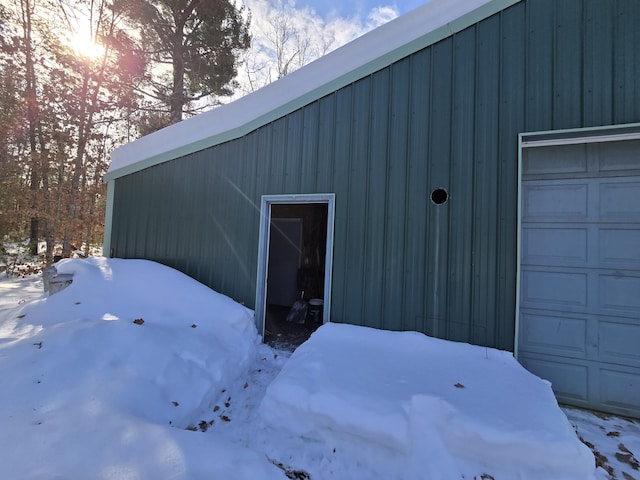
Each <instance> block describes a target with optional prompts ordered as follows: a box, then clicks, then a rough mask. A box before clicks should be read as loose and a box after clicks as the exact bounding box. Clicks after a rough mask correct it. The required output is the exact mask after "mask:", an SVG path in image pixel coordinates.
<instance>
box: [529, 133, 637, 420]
mask: <svg viewBox="0 0 640 480" xmlns="http://www.w3.org/2000/svg"><path fill="white" fill-rule="evenodd" d="M520 145H521V150H520V153H521V155H520V160H521V164H520V205H519V254H518V256H519V261H518V265H519V272H518V294H517V297H518V298H517V300H518V306H517V312H518V319H517V331H518V333H517V356H518V359H519V360H520V362H521V363H522V364H523V365H524V366H525V367H526V368H527V369H528V370H530V371H531V372H533V373H535V374H536V375H539V376H540V377H542V378H545V379H547V380H549V381H550V382H551V383H552V386H553V389H554V391H555V393H556V396H557V397H558V400H559V401H560V402H562V403H566V404H569V405H575V406H581V407H589V408H593V409H596V410H601V411H604V412H610V413H616V414H622V415H630V416H634V417H640V132H639V131H638V128H637V126H635V127H632V128H625V129H615V128H608V129H599V130H598V129H596V130H592V131H589V132H560V133H557V134H549V133H547V134H537V135H536V134H531V135H521V142H520Z"/></svg>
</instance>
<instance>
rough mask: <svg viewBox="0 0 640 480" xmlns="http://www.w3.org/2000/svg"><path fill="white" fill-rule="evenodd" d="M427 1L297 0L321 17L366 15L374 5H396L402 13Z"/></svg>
mask: <svg viewBox="0 0 640 480" xmlns="http://www.w3.org/2000/svg"><path fill="white" fill-rule="evenodd" d="M425 3H427V0H395V1H394V0H389V1H384V0H346V1H340V0H337V1H327V0H297V1H296V5H297V6H298V7H303V6H310V7H312V8H314V9H315V11H316V12H317V13H318V14H319V15H321V16H322V17H325V18H326V17H327V16H330V15H332V14H336V15H338V16H341V17H353V16H360V17H366V15H367V13H369V11H371V9H373V8H375V7H381V6H392V7H396V8H397V10H398V13H399V14H400V15H403V14H405V13H407V12H409V11H411V10H413V9H414V8H417V7H419V6H420V5H424V4H425Z"/></svg>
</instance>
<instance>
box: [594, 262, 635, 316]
mask: <svg viewBox="0 0 640 480" xmlns="http://www.w3.org/2000/svg"><path fill="white" fill-rule="evenodd" d="M599 281H600V285H599V287H600V288H599V292H600V296H599V300H600V301H599V305H600V311H601V312H603V313H607V314H618V315H630V316H633V315H639V316H640V277H636V276H631V275H629V274H627V273H623V272H618V274H614V275H608V274H602V275H600V278H599Z"/></svg>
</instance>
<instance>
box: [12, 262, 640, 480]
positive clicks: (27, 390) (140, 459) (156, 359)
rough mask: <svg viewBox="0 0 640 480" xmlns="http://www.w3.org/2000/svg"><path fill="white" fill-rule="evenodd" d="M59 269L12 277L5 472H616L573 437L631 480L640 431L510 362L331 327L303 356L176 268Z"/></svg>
mask: <svg viewBox="0 0 640 480" xmlns="http://www.w3.org/2000/svg"><path fill="white" fill-rule="evenodd" d="M56 268H57V269H58V272H60V273H65V274H70V275H73V282H72V283H71V284H70V285H69V286H68V287H67V288H65V289H64V290H62V291H60V292H58V293H55V294H51V295H44V294H43V292H42V279H41V278H40V277H36V276H33V277H31V278H29V279H25V280H20V279H12V278H7V277H6V275H2V276H0V392H2V394H1V395H0V412H2V415H0V478H11V479H19V480H27V479H29V480H34V479H35V480H53V479H78V478H91V479H96V480H123V479H136V480H146V479H148V480H165V479H166V480H169V479H171V480H187V479H188V480H205V479H211V478H234V479H238V480H243V479H247V480H249V479H251V480H254V479H261V480H270V479H274V480H282V479H283V478H285V475H286V476H287V477H288V478H301V479H314V480H317V479H323V480H421V479H424V478H434V479H436V478H437V479H445V478H446V479H449V478H451V479H453V478H468V479H471V478H478V479H480V478H483V479H493V478H495V479H510V478H519V479H520V480H556V479H558V478H562V479H563V480H605V479H607V478H608V475H607V473H606V472H605V470H604V469H602V468H597V469H596V466H595V461H594V457H593V455H592V453H591V451H590V450H589V448H587V447H586V446H585V445H584V444H583V443H581V442H580V441H579V439H578V436H577V435H576V430H577V431H578V433H579V434H580V435H581V436H584V438H585V441H589V442H591V444H593V445H595V446H594V449H595V448H597V449H598V450H599V452H601V453H602V456H606V457H607V458H609V459H610V460H609V461H608V465H609V466H610V467H611V469H612V470H611V471H612V473H615V474H616V476H617V478H622V475H623V474H624V473H627V474H628V475H631V476H625V478H634V477H633V475H635V472H634V468H635V467H633V465H632V463H633V461H634V457H633V453H631V452H638V451H640V424H636V423H632V422H627V421H625V420H622V419H616V418H615V417H612V420H611V421H610V422H607V423H605V420H604V419H601V418H598V417H595V416H594V415H588V416H585V417H582V416H581V415H578V416H576V415H573V414H572V416H573V417H574V418H573V420H571V421H569V419H568V418H567V416H565V413H564V412H563V410H562V409H560V408H559V406H558V404H557V402H556V400H555V398H554V396H553V393H552V391H551V386H550V384H549V382H546V381H544V380H542V379H540V378H538V377H536V376H534V375H532V374H530V373H528V372H527V371H526V370H525V369H524V368H523V367H522V366H521V365H519V364H518V363H517V361H516V360H515V359H514V358H513V355H512V354H511V353H510V352H505V351H499V350H495V349H490V348H484V347H478V346H473V345H469V344H465V343H456V342H449V341H446V340H440V339H435V338H430V337H427V336H425V335H423V334H420V333H417V332H390V331H384V330H377V329H371V328H365V327H359V326H355V325H345V324H335V323H327V324H325V325H323V326H321V327H320V328H319V329H318V330H317V331H316V332H315V333H314V334H313V335H312V337H311V338H310V339H309V340H308V341H307V342H306V343H304V344H303V345H302V346H300V347H299V348H298V349H297V350H296V351H295V352H293V354H292V353H291V352H290V351H283V350H276V349H273V348H271V347H269V346H268V345H264V344H262V343H261V342H260V339H259V336H258V334H257V330H256V328H255V324H254V319H253V312H252V311H250V310H248V309H247V308H245V307H243V306H242V305H240V304H238V303H236V302H234V301H233V300H232V299H230V298H229V297H226V296H224V295H221V294H219V293H216V292H214V291H213V290H210V289H208V288H207V287H205V286H204V285H202V284H200V283H198V282H196V281H195V280H193V279H191V278H189V277H187V276H186V275H184V274H182V273H180V272H178V271H176V270H173V269H170V268H169V267H166V266H163V265H160V264H157V263H154V262H150V261H146V260H125V259H107V258H102V257H93V258H90V259H86V260H80V259H68V260H62V261H61V262H59V263H57V264H56ZM585 415H587V414H585ZM593 419H595V420H596V423H595V424H593V423H592V420H593ZM424 452H429V453H430V454H429V455H425V454H424ZM617 459H623V460H624V459H627V460H628V461H626V462H623V461H621V462H618V463H616V460H617ZM611 478H613V477H611Z"/></svg>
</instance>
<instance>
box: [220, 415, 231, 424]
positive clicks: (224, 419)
mask: <svg viewBox="0 0 640 480" xmlns="http://www.w3.org/2000/svg"><path fill="white" fill-rule="evenodd" d="M220 420H222V421H223V422H230V421H231V419H230V418H229V417H227V416H226V415H220Z"/></svg>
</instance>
